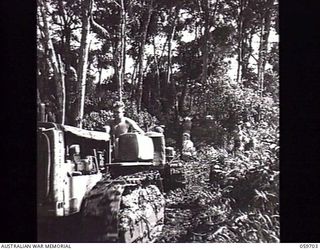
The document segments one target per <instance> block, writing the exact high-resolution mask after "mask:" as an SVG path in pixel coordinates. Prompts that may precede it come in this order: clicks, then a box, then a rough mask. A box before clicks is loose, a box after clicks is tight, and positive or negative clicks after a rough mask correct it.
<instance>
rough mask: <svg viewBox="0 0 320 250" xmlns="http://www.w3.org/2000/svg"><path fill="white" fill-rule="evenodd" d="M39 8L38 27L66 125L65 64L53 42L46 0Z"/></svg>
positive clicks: (60, 112)
mask: <svg viewBox="0 0 320 250" xmlns="http://www.w3.org/2000/svg"><path fill="white" fill-rule="evenodd" d="M38 6H39V10H40V13H41V15H39V17H38V26H39V29H40V30H41V32H40V33H41V34H42V36H43V38H44V39H43V41H44V42H45V44H44V47H46V48H47V50H48V54H49V58H48V60H49V62H50V64H51V67H52V69H53V72H54V79H55V86H56V96H57V101H58V103H57V104H58V121H57V122H59V123H61V124H64V123H65V111H66V89H65V71H64V67H63V63H62V60H61V57H60V55H59V54H57V53H56V51H55V48H54V46H53V42H52V34H51V31H50V29H49V21H48V17H47V13H49V7H48V4H47V2H46V1H45V0H38Z"/></svg>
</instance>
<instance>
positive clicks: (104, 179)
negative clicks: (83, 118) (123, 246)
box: [37, 122, 173, 243]
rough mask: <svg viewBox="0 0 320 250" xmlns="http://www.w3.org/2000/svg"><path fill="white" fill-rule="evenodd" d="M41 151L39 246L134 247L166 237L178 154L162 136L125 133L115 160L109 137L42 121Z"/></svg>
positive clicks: (39, 131)
mask: <svg viewBox="0 0 320 250" xmlns="http://www.w3.org/2000/svg"><path fill="white" fill-rule="evenodd" d="M168 149H169V150H168ZM37 150H38V152H37V157H38V159H37V190H38V192H37V217H38V240H39V241H60V242H62V241H72V242H125V243H136V242H155V241H156V240H157V239H158V237H159V236H160V235H161V231H162V228H163V225H164V208H165V198H164V195H163V191H164V187H163V183H164V181H163V180H164V178H166V173H169V172H170V171H168V168H170V166H169V165H170V164H169V163H168V160H170V159H172V155H173V150H172V149H171V150H170V148H166V147H165V138H164V135H163V133H157V132H147V133H145V134H144V135H141V134H137V133H125V134H122V135H121V136H120V137H119V146H118V149H117V150H118V153H117V157H116V158H114V157H113V156H112V151H113V149H112V145H111V140H110V135H109V134H108V133H106V132H102V131H91V130H85V129H80V128H76V127H72V126H68V125H61V124H57V123H52V122H39V123H38V126H37ZM166 152H167V154H166ZM70 232H73V234H72V237H71V238H69V239H64V238H63V236H66V235H67V234H70ZM53 234H56V235H60V236H62V237H56V238H55V237H54V236H53Z"/></svg>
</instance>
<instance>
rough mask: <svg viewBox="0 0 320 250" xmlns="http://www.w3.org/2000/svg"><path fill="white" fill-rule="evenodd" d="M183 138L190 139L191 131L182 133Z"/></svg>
mask: <svg viewBox="0 0 320 250" xmlns="http://www.w3.org/2000/svg"><path fill="white" fill-rule="evenodd" d="M182 137H183V140H184V141H185V140H190V134H189V133H183V134H182Z"/></svg>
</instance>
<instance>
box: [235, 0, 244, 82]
mask: <svg viewBox="0 0 320 250" xmlns="http://www.w3.org/2000/svg"><path fill="white" fill-rule="evenodd" d="M243 2H244V0H240V12H239V19H238V39H239V40H238V57H237V61H238V68H237V78H236V81H237V82H239V81H241V79H242V77H241V71H242V70H241V68H242V67H241V66H242V57H241V55H242V47H243V46H242V42H243V41H242V25H243Z"/></svg>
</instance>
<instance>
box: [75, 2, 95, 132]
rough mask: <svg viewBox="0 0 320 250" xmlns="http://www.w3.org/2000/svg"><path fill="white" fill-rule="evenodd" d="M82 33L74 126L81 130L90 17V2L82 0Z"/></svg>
mask: <svg viewBox="0 0 320 250" xmlns="http://www.w3.org/2000/svg"><path fill="white" fill-rule="evenodd" d="M82 4H83V5H82V18H81V19H82V33H81V44H80V55H79V61H78V86H77V100H76V104H77V105H76V107H77V109H76V110H77V114H76V124H77V126H78V127H79V128H82V120H83V113H84V101H85V93H86V78H87V64H88V54H89V33H90V22H89V19H90V15H91V8H92V1H91V0H83V2H82Z"/></svg>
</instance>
